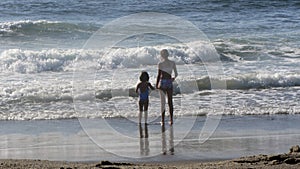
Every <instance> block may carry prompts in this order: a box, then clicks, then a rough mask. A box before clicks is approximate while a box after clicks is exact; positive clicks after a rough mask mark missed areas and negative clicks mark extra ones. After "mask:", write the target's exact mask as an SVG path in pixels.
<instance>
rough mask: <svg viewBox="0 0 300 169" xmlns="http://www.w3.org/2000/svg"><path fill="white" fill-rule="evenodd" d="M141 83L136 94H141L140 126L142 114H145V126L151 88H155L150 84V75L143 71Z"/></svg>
mask: <svg viewBox="0 0 300 169" xmlns="http://www.w3.org/2000/svg"><path fill="white" fill-rule="evenodd" d="M140 81H141V82H140V83H139V84H138V85H137V87H136V89H135V92H136V93H138V94H139V110H140V112H139V124H141V120H142V112H143V111H144V113H145V124H147V116H148V105H149V88H151V89H152V90H155V88H154V87H153V86H152V85H151V83H149V74H148V73H147V72H145V71H143V72H142V73H141V75H140Z"/></svg>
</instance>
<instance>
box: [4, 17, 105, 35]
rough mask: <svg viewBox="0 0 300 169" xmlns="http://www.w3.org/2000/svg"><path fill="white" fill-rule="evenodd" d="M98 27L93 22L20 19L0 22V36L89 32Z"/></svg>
mask: <svg viewBox="0 0 300 169" xmlns="http://www.w3.org/2000/svg"><path fill="white" fill-rule="evenodd" d="M97 29H99V26H97V25H93V24H76V23H68V22H59V21H47V20H37V21H31V20H21V21H12V22H0V36H4V37H7V36H9V37H11V36H28V35H29V36H30V35H35V36H41V35H47V36H49V35H51V34H54V35H56V37H58V36H57V35H59V33H61V34H71V35H73V34H74V33H88V34H91V33H93V32H94V31H96V30H97Z"/></svg>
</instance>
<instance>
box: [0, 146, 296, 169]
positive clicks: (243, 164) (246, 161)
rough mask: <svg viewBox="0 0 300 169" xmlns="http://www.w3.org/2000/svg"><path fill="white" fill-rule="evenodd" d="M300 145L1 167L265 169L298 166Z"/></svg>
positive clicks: (5, 166) (4, 162)
mask: <svg viewBox="0 0 300 169" xmlns="http://www.w3.org/2000/svg"><path fill="white" fill-rule="evenodd" d="M299 152H300V149H299V146H293V147H292V148H291V149H290V152H288V153H284V154H276V155H256V156H247V157H241V158H237V159H232V160H224V161H213V162H197V161H192V162H191V161H190V162H189V161H184V162H180V161H177V162H168V163H122V162H110V161H101V162H91V163H88V162H81V163H80V162H62V161H47V160H0V168H3V169H16V168H19V169H27V168H60V169H67V168H68V169H71V168H72V169H75V168H77V169H90V168H107V169H108V168H110V169H113V168H123V169H133V168H146V169H152V168H153V169H154V168H184V169H189V168H208V169H209V168H214V169H221V168H222V169H233V168H247V169H249V168H263V169H294V168H295V169H296V168H299V167H300V153H299Z"/></svg>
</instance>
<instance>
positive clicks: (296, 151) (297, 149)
mask: <svg viewBox="0 0 300 169" xmlns="http://www.w3.org/2000/svg"><path fill="white" fill-rule="evenodd" d="M299 152H300V147H299V145H295V146H292V147H291V148H290V153H299Z"/></svg>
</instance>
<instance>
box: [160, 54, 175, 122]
mask: <svg viewBox="0 0 300 169" xmlns="http://www.w3.org/2000/svg"><path fill="white" fill-rule="evenodd" d="M160 55H161V57H162V59H163V60H162V61H161V62H159V63H158V75H157V80H156V88H157V89H160V91H159V93H160V99H161V100H160V102H161V124H162V125H164V121H165V104H166V95H167V98H168V105H169V112H170V125H172V124H173V84H172V82H173V81H174V80H175V78H176V77H177V76H178V73H177V69H176V64H175V62H173V61H171V60H169V59H168V56H169V52H168V50H166V49H163V50H162V51H161V52H160ZM173 71H174V75H175V76H174V77H172V72H173Z"/></svg>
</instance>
